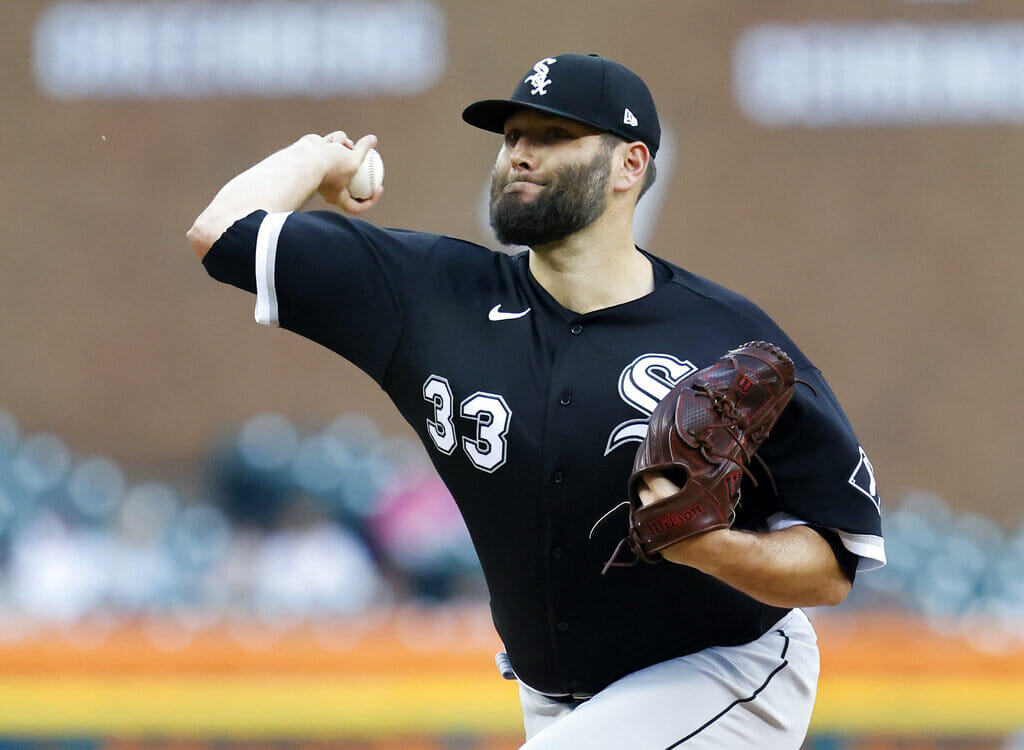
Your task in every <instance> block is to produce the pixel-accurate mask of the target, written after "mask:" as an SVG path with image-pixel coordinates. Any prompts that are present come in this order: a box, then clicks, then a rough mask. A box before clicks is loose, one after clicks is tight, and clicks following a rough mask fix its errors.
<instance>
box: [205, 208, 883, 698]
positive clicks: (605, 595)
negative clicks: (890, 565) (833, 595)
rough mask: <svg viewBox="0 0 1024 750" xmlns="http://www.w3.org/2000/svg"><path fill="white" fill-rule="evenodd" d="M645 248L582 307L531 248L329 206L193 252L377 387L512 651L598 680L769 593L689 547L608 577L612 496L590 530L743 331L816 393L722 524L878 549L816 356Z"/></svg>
mask: <svg viewBox="0 0 1024 750" xmlns="http://www.w3.org/2000/svg"><path fill="white" fill-rule="evenodd" d="M648 257H649V258H650V260H651V262H652V264H653V265H654V268H655V271H656V279H657V282H658V283H657V285H656V288H655V289H654V291H653V292H651V293H650V294H648V295H646V296H644V297H642V298H640V299H637V300H634V301H632V302H628V303H626V304H622V305H617V306H615V307H611V308H607V309H603V310H597V311H594V312H591V313H587V314H585V315H579V314H577V313H574V312H572V311H569V310H566V309H565V308H563V307H562V306H561V305H559V304H558V302H556V301H555V299H554V298H552V297H551V296H550V295H549V294H548V293H547V292H546V291H545V290H544V289H543V288H542V287H541V286H540V285H539V284H538V283H537V282H536V280H535V279H534V278H533V276H532V275H531V273H530V268H529V256H528V254H527V253H522V254H519V255H515V256H509V255H506V254H502V253H497V252H493V251H490V250H488V249H486V248H483V247H480V246H478V245H474V244H471V243H468V242H464V241H460V240H457V239H453V238H450V237H445V236H439V235H432V234H425V233H418V232H407V231H396V230H385V229H380V228H377V227H374V226H372V225H370V224H367V223H366V222H363V221H359V220H354V219H349V218H347V217H344V216H342V215H339V214H336V213H332V212H309V213H292V214H266V213H264V212H262V211H258V212H255V213H253V214H251V215H250V216H248V217H246V218H244V219H242V220H240V221H238V222H237V223H236V224H235V225H234V226H232V227H231V228H230V229H229V230H228V231H227V232H225V234H224V236H222V237H221V238H220V240H219V241H218V242H217V243H216V244H215V245H214V246H213V248H212V249H211V250H210V252H209V253H208V254H207V256H206V259H205V260H204V263H205V265H206V268H207V270H208V271H209V273H210V274H211V275H212V276H213V277H215V278H217V279H219V280H222V281H226V282H229V283H232V284H234V285H236V286H239V287H241V288H243V289H248V290H249V291H254V292H257V304H256V316H257V319H258V320H260V322H264V323H271V324H279V325H281V326H282V327H284V328H287V329H289V330H292V331H294V332H296V333H299V334H301V335H302V336H305V337H307V338H309V339H312V340H314V341H316V342H318V343H320V344H322V345H324V346H326V347H329V348H330V349H332V350H333V351H335V352H337V353H338V354H340V355H342V356H343V357H345V358H346V359H348V360H350V361H351V362H353V363H355V364H356V365H357V366H359V367H360V368H361V369H362V370H364V371H365V372H366V373H367V374H368V375H369V376H370V377H372V378H373V379H374V380H375V381H376V382H377V383H378V384H380V386H381V387H382V388H383V389H384V391H385V392H386V393H387V394H388V396H389V397H390V398H391V399H392V401H393V402H394V403H395V405H396V406H397V407H398V409H399V410H400V412H401V413H402V415H403V416H404V417H405V419H406V420H407V421H408V422H409V424H410V425H411V426H412V427H413V429H414V430H415V431H416V433H417V434H418V435H419V437H420V439H421V440H422V441H423V444H424V445H425V446H426V448H427V451H428V452H429V454H430V456H431V459H432V460H433V463H434V465H435V467H436V468H437V471H438V472H439V474H440V475H441V477H442V479H443V480H444V482H445V483H446V484H447V486H448V488H449V490H450V491H451V493H452V495H453V496H454V498H455V500H456V502H457V503H458V506H459V509H460V510H461V512H462V514H463V516H464V518H465V521H466V525H467V527H468V529H469V532H470V535H471V536H472V538H473V542H474V544H475V546H476V551H477V554H478V556H479V558H480V563H481V566H482V568H483V572H484V575H485V578H486V581H487V585H488V588H489V591H490V595H491V610H492V613H493V618H494V624H495V626H496V628H497V631H498V634H499V636H500V637H501V639H502V641H503V642H504V644H505V647H506V649H507V651H508V654H509V657H510V659H511V662H512V666H513V668H514V669H515V670H516V673H517V675H518V676H519V677H520V678H521V679H522V680H523V681H524V682H526V683H527V684H529V685H531V686H532V687H534V688H536V689H537V690H540V691H543V692H547V693H553V694H565V693H577V694H581V693H582V694H588V693H595V692H597V691H599V690H600V689H602V688H603V687H605V686H606V685H608V684H609V683H610V682H612V681H613V680H615V679H617V678H619V677H622V676H623V675H625V674H628V673H630V672H633V671H635V670H637V669H640V668H642V667H645V666H648V665H650V664H653V663H656V662H659V661H664V660H666V659H669V658H673V657H676V656H681V655H684V654H688V653H692V652H694V651H698V650H700V649H703V648H705V647H708V646H713V645H735V644H738V643H745V642H747V641H750V640H753V639H755V638H757V637H758V636H760V635H761V634H762V633H763V632H765V631H766V630H767V629H768V628H769V627H770V626H771V625H772V624H773V623H774V622H776V621H777V620H778V619H779V618H780V617H782V615H783V614H785V610H782V609H778V608H774V607H770V606H767V605H765V604H762V603H760V602H758V601H756V600H754V599H753V598H751V597H749V596H746V595H745V594H742V593H740V592H738V591H736V590H735V589H733V588H731V587H729V586H727V585H725V584H724V583H722V582H720V581H718V580H717V579H715V578H712V577H710V576H707V575H705V574H703V573H700V572H698V571H696V570H694V569H692V568H689V567H685V566H680V565H672V564H667V563H664V564H659V565H639V566H636V567H632V568H628V569H613V570H611V571H609V573H608V574H607V575H604V576H602V575H601V568H602V565H603V564H604V562H605V561H606V560H607V559H608V557H609V555H610V553H611V551H612V549H613V548H614V547H615V545H616V543H617V542H618V541H619V539H620V538H621V537H622V536H623V535H624V533H625V530H626V518H625V513H622V514H621V515H620V516H619V517H617V518H613V519H610V520H609V521H606V522H605V523H603V524H602V525H601V526H599V527H598V529H597V531H596V532H595V534H594V536H593V538H592V539H588V533H589V532H590V530H591V527H592V526H593V524H594V523H595V521H597V519H598V518H600V517H601V516H602V515H603V514H604V513H605V512H606V511H608V510H609V509H610V508H612V507H613V506H614V505H616V504H617V503H620V502H621V501H622V500H624V499H625V488H626V480H627V478H628V476H629V474H630V470H631V467H632V462H633V457H634V454H635V453H636V448H637V446H638V444H639V441H640V440H642V438H643V436H644V434H645V430H646V422H647V418H648V417H649V415H650V412H651V410H652V409H653V408H654V406H655V404H656V403H657V402H658V401H659V400H660V399H661V398H662V397H663V396H664V395H666V394H667V393H668V391H669V390H670V389H671V387H672V385H673V384H674V383H676V382H678V381H679V380H680V379H682V378H683V377H685V376H687V375H688V374H690V373H692V372H694V371H695V370H697V369H700V368H702V367H705V366H707V365H709V364H711V363H713V362H714V361H716V360H717V359H718V357H720V356H721V355H722V354H723V353H725V351H727V350H728V349H731V348H734V347H736V346H738V345H740V344H743V343H744V342H747V341H750V340H753V339H762V340H767V341H771V342H773V343H775V344H777V345H779V346H780V347H781V348H782V349H784V350H785V351H786V352H787V353H788V354H789V355H790V356H791V357H792V358H793V360H794V362H795V364H796V367H797V377H798V378H800V379H801V380H804V381H806V382H807V383H809V384H811V385H812V386H813V388H814V390H815V391H816V392H817V393H816V395H815V393H814V392H812V390H811V389H810V388H806V387H804V386H801V385H798V386H797V388H796V393H795V395H794V397H793V400H792V401H791V402H790V405H789V406H788V407H787V409H786V410H785V412H784V413H783V414H782V416H781V417H780V419H779V421H778V423H777V424H776V426H775V428H774V430H773V432H772V434H771V436H770V437H769V438H768V440H767V442H766V443H765V444H764V445H763V446H762V448H761V450H760V452H759V455H760V456H761V457H762V458H763V459H764V460H765V462H766V463H767V465H768V466H769V467H770V470H771V473H772V476H773V479H774V485H775V487H777V494H776V493H775V492H774V491H773V490H772V483H771V482H768V481H762V482H759V483H758V486H757V487H756V488H755V487H753V486H752V485H751V486H746V485H745V486H744V488H743V490H742V498H743V499H742V504H741V506H740V510H739V513H738V517H737V520H736V523H737V526H739V527H741V528H748V529H771V528H782V527H785V526H786V525H789V524H793V523H808V524H811V525H813V526H815V527H817V528H823V529H832V530H834V531H835V532H836V533H837V534H838V538H839V539H841V540H842V543H843V545H844V546H845V548H846V549H848V550H849V551H850V552H852V553H854V554H856V555H857V556H859V558H860V567H861V569H865V568H870V567H877V566H879V565H881V564H883V563H884V559H885V556H884V551H883V543H882V538H881V531H880V523H879V507H878V505H879V499H878V493H877V490H876V487H875V481H874V476H873V473H872V469H871V464H870V462H869V461H868V459H867V457H866V456H865V454H864V451H863V450H862V449H861V447H860V444H859V443H858V440H857V438H856V436H855V435H854V432H853V430H852V429H851V427H850V424H849V422H848V421H847V418H846V417H845V415H844V414H843V411H842V409H841V408H840V406H839V404H838V403H837V401H836V399H835V397H834V396H833V394H832V392H831V390H830V389H829V387H828V385H827V384H826V382H825V381H824V379H823V378H822V376H821V374H820V373H819V372H818V370H817V369H815V367H814V366H813V365H812V364H811V363H810V362H809V361H808V360H807V358H806V357H805V356H804V355H803V353H802V352H801V351H800V350H799V349H798V348H797V347H796V346H795V345H794V343H793V342H792V341H791V340H790V339H789V338H788V337H787V336H786V335H785V333H783V332H782V331H781V330H780V329H779V327H778V326H777V325H776V324H775V323H773V322H772V320H771V319H769V318H768V316H767V315H765V314H764V313H763V312H762V311H761V310H760V309H758V308H757V307H756V306H755V305H754V304H753V303H751V302H750V301H748V300H746V299H745V298H743V297H741V296H740V295H738V294H735V293H733V292H730V291H728V290H726V289H724V288H722V287H720V286H718V285H717V284H714V283H712V282H710V281H708V280H706V279H703V278H701V277H698V276H696V275H694V274H691V273H689V272H687V271H685V270H683V269H681V268H678V267H676V266H673V265H671V264H668V263H666V262H664V261H662V260H659V259H657V258H655V257H653V256H648ZM747 484H749V482H748V483H747Z"/></svg>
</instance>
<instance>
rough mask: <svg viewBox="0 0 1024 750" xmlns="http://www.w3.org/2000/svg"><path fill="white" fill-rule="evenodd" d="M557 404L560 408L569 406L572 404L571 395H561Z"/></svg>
mask: <svg viewBox="0 0 1024 750" xmlns="http://www.w3.org/2000/svg"><path fill="white" fill-rule="evenodd" d="M558 403H560V404H561V405H562V406H568V405H569V404H571V403H572V394H571V393H563V394H562V395H561V396H560V397H559V399H558Z"/></svg>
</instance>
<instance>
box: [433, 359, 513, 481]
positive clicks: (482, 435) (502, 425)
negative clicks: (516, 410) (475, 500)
mask: <svg viewBox="0 0 1024 750" xmlns="http://www.w3.org/2000/svg"><path fill="white" fill-rule="evenodd" d="M423 398H424V400H425V401H428V402H430V403H431V404H433V406H434V417H433V419H428V420H427V434H428V435H430V439H431V441H433V443H434V446H435V447H436V448H437V449H438V450H439V451H441V452H442V453H444V454H445V455H448V456H450V455H451V454H452V453H454V452H455V448H456V447H457V446H458V444H459V438H458V436H457V435H456V434H455V397H454V396H453V395H452V387H451V385H450V384H449V383H448V380H447V378H442V377H441V376H440V375H431V376H430V377H429V378H427V380H426V382H425V383H423ZM459 416H461V417H464V418H466V419H470V420H472V421H474V422H475V423H476V433H475V435H474V436H473V437H472V438H470V437H463V438H462V450H463V451H465V453H466V455H467V456H468V457H469V460H470V462H472V464H473V466H475V467H476V468H478V469H480V470H481V471H486V472H487V473H488V474H490V473H492V472H494V471H497V470H498V469H499V468H501V467H502V466H503V465H504V464H505V461H506V460H507V459H508V441H507V439H506V436H507V435H508V427H509V423H510V422H511V421H512V410H511V409H510V408H509V407H508V404H507V403H505V399H504V398H503V397H502V396H499V395H497V394H495V393H483V392H481V391H477V392H476V393H474V394H473V395H472V396H469V397H468V398H466V399H463V401H462V403H460V404H459Z"/></svg>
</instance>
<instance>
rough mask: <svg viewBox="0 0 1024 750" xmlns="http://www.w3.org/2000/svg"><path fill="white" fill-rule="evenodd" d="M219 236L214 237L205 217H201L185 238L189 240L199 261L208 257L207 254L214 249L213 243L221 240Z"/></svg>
mask: <svg viewBox="0 0 1024 750" xmlns="http://www.w3.org/2000/svg"><path fill="white" fill-rule="evenodd" d="M219 236H220V235H219V234H218V235H217V236H214V233H213V231H212V230H211V228H210V227H209V226H208V225H207V224H206V222H204V221H203V217H202V216H200V217H199V218H198V219H196V221H195V223H194V224H193V225H192V226H191V228H190V229H189V230H188V231H187V232H186V233H185V238H186V239H187V240H188V244H189V246H190V247H191V248H192V252H194V253H195V254H196V257H197V258H199V260H202V259H203V258H205V257H206V254H207V253H208V252H209V251H210V248H211V247H213V243H214V242H216V241H217V239H218V238H219Z"/></svg>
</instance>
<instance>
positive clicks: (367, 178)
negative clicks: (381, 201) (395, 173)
mask: <svg viewBox="0 0 1024 750" xmlns="http://www.w3.org/2000/svg"><path fill="white" fill-rule="evenodd" d="M383 183H384V161H383V159H381V158H380V154H378V153H377V149H375V148H371V149H370V150H369V151H367V152H366V158H365V159H363V163H362V164H360V165H359V169H358V170H356V173H355V175H353V176H352V181H351V182H349V184H348V194H349V195H351V196H352V197H353V198H357V199H359V200H362V199H363V198H369V197H370V196H371V195H373V191H374V190H376V189H377V188H379V187H380V186H381V185H382V184H383Z"/></svg>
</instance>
